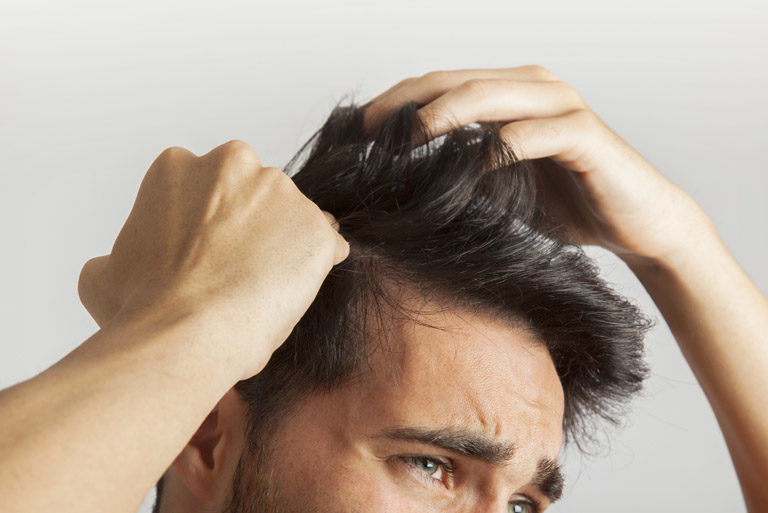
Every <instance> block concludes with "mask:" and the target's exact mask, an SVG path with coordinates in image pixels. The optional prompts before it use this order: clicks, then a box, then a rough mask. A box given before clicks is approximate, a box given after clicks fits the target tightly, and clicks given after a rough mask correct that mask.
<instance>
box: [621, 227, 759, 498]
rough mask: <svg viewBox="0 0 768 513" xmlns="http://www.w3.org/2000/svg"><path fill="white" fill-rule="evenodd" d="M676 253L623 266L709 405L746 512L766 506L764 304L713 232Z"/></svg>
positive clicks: (753, 286)
mask: <svg viewBox="0 0 768 513" xmlns="http://www.w3.org/2000/svg"><path fill="white" fill-rule="evenodd" d="M689 248H690V249H689V250H688V251H687V254H686V255H685V256H684V257H681V258H678V259H676V260H675V261H674V262H673V261H667V262H661V263H658V265H652V266H649V265H630V267H632V269H633V271H635V274H637V276H638V277H639V278H640V280H641V281H642V283H643V285H644V286H645V288H646V289H647V290H648V292H649V293H650V295H651V296H652V297H653V299H654V301H655V302H656V304H657V305H658V307H659V309H660V311H661V313H662V314H663V315H664V318H665V320H666V321H667V323H668V324H669V326H670V329H671V330H672V333H673V334H674V336H675V338H676V340H677V341H678V343H679V345H680V348H681V350H682V352H683V355H684V356H685V358H686V359H687V361H688V363H689V365H690V366H691V368H692V370H693V372H694V374H695V375H696V378H697V379H698V381H699V383H700V384H701V387H702V389H703V390H704V392H705V393H706V395H707V398H708V399H709V401H710V404H711V405H712V408H713V410H714V413H715V415H716V417H717V420H718V422H719V424H720V427H721V429H722V431H723V434H724V437H725V440H726V443H727V444H728V448H729V451H730V453H731V457H732V458H733V462H734V466H735V468H736V472H737V474H738V476H739V480H740V482H741V485H742V490H743V491H744V496H745V500H746V503H747V507H748V509H749V510H750V511H764V510H765V508H766V507H768V490H767V489H766V488H765V486H764V477H765V476H766V475H768V410H766V408H765V405H766V397H768V301H767V300H766V298H765V297H764V296H763V295H762V294H761V293H760V291H759V290H758V289H757V287H756V286H755V285H754V284H753V283H752V282H751V280H750V279H749V278H748V276H747V275H746V273H745V272H744V271H743V270H742V269H741V267H740V266H739V265H738V263H737V262H736V260H735V259H734V258H733V256H732V255H731V253H730V252H729V251H728V249H727V248H726V247H725V245H724V244H723V243H722V241H721V239H720V238H719V237H718V236H717V234H715V233H714V232H713V233H712V235H711V236H710V237H707V238H706V240H705V241H703V242H702V241H698V242H697V243H696V244H695V245H694V244H692V245H690V246H689Z"/></svg>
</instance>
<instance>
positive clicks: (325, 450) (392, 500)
mask: <svg viewBox="0 0 768 513" xmlns="http://www.w3.org/2000/svg"><path fill="white" fill-rule="evenodd" d="M302 435H303V436H301V437H296V438H293V437H291V438H289V439H288V440H287V442H288V443H286V444H284V445H283V446H282V447H283V449H282V450H281V451H279V452H278V454H279V455H280V458H279V462H276V464H274V466H273V470H274V472H275V478H276V479H277V480H278V482H279V483H280V484H281V488H282V490H283V493H284V495H285V497H286V498H290V499H289V500H290V502H291V506H292V507H290V508H287V509H288V511H291V512H293V511H307V510H309V511H316V512H318V513H357V512H365V513H390V512H391V513H395V512H397V513H411V512H413V513H416V512H418V513H423V511H425V509H424V506H425V504H419V503H417V501H415V500H414V498H413V497H409V496H408V495H407V494H405V493H404V490H403V489H402V486H400V485H398V484H397V483H395V482H394V481H393V479H392V477H391V476H390V475H389V473H388V471H387V463H385V462H382V461H380V460H379V459H377V458H374V457H372V456H371V455H370V454H367V453H365V451H357V450H355V448H354V446H346V445H343V444H338V440H334V439H333V438H332V437H327V438H325V439H324V438H322V437H320V436H319V433H318V434H317V435H318V436H317V437H316V438H314V439H313V437H312V436H311V435H310V434H309V433H302ZM308 440H312V443H307V442H308Z"/></svg>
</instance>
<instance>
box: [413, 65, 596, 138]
mask: <svg viewBox="0 0 768 513" xmlns="http://www.w3.org/2000/svg"><path fill="white" fill-rule="evenodd" d="M586 107H587V105H586V103H585V102H584V100H583V99H582V98H581V96H579V94H578V93H577V92H576V91H575V90H574V89H573V88H572V87H571V86H569V85H568V84H566V83H564V82H557V81H553V82H525V81H518V80H507V79H486V80H475V79H473V80H470V81H467V82H464V83H463V84H461V85H460V86H458V87H456V88H454V89H451V90H450V91H448V92H447V93H445V94H444V95H442V96H441V97H439V98H438V99H436V100H435V101H433V102H431V103H429V104H428V105H426V106H424V107H422V108H421V109H419V116H420V117H421V119H422V120H423V121H424V123H425V125H426V126H427V128H428V130H429V133H430V135H432V136H434V137H437V136H439V135H442V134H445V133H447V132H449V131H451V130H452V129H454V128H458V127H462V126H466V125H468V124H470V123H475V122H491V121H511V120H515V119H530V118H544V117H555V116H561V115H563V114H566V113H568V112H572V111H574V110H577V109H584V108H586Z"/></svg>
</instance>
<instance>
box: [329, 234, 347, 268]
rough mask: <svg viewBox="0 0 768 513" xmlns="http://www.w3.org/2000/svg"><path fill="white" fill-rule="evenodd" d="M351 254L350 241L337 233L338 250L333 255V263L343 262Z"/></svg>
mask: <svg viewBox="0 0 768 513" xmlns="http://www.w3.org/2000/svg"><path fill="white" fill-rule="evenodd" d="M348 256H349V243H348V242H347V241H346V239H344V237H342V236H341V234H339V233H336V252H335V253H334V256H333V265H336V264H338V263H339V262H342V261H343V260H345V259H346V258H347V257H348Z"/></svg>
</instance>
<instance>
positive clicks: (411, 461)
mask: <svg viewBox="0 0 768 513" xmlns="http://www.w3.org/2000/svg"><path fill="white" fill-rule="evenodd" d="M400 459H401V460H402V461H403V462H404V463H406V464H407V465H408V466H410V467H411V468H413V469H414V470H415V471H416V473H417V474H418V476H419V477H420V478H421V479H423V480H424V481H426V482H428V483H429V484H434V485H437V484H444V483H443V481H442V480H441V479H435V478H434V477H432V476H430V475H429V474H427V473H425V472H423V471H421V470H419V469H418V468H417V467H416V465H415V463H416V462H417V461H431V462H433V463H435V464H437V465H438V466H439V467H440V468H441V469H442V470H443V472H445V474H446V475H447V477H449V478H450V479H452V478H453V473H454V472H455V471H456V467H455V466H454V465H453V461H451V460H444V459H442V458H437V457H435V456H420V455H414V456H400Z"/></svg>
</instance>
